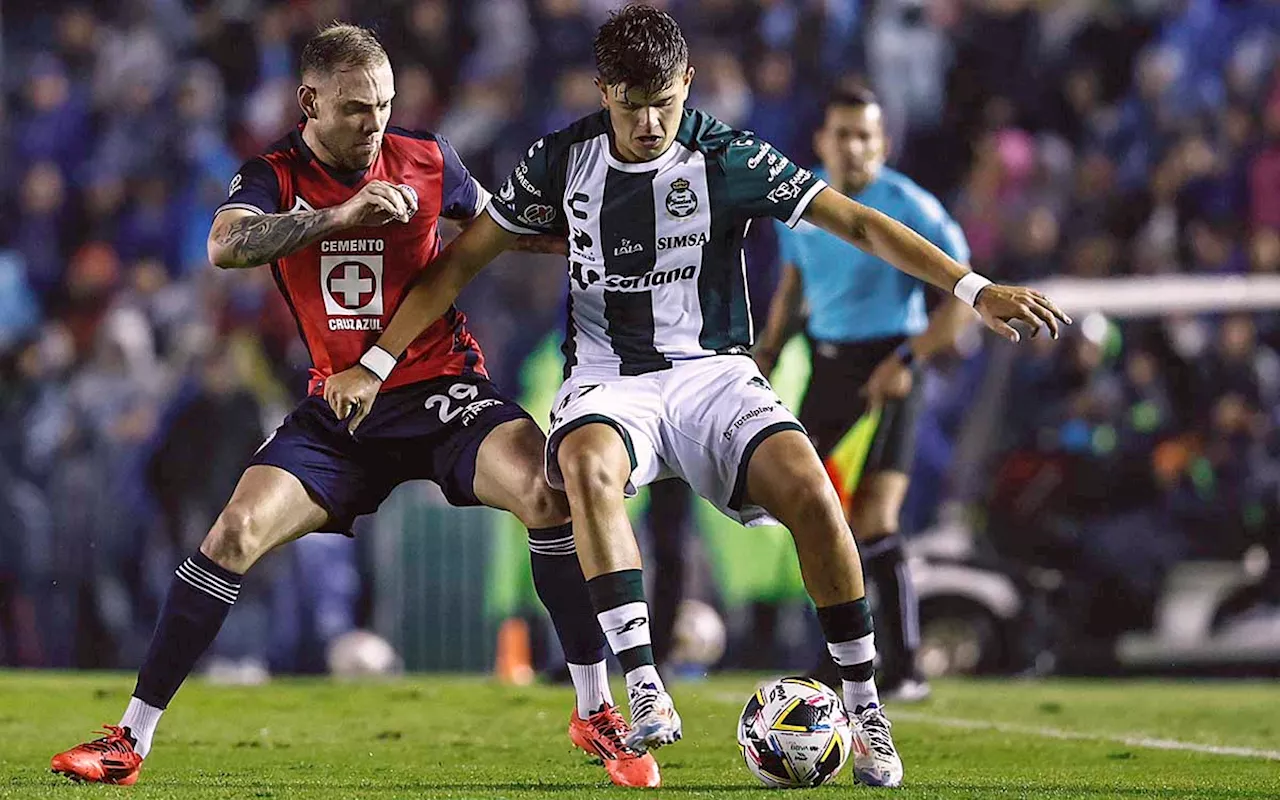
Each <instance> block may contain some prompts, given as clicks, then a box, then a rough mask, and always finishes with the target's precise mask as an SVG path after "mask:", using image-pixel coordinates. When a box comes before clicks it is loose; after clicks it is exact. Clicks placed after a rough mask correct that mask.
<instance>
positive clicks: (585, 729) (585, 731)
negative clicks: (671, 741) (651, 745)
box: [569, 705, 662, 789]
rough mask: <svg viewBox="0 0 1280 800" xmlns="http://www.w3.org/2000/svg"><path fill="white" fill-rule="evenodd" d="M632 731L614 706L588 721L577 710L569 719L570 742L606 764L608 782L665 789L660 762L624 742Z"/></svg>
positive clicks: (607, 707)
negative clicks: (659, 769) (662, 787)
mask: <svg viewBox="0 0 1280 800" xmlns="http://www.w3.org/2000/svg"><path fill="white" fill-rule="evenodd" d="M630 730H631V729H630V726H628V725H627V721H626V720H625V719H623V718H622V715H621V714H619V713H618V709H617V708H615V707H614V706H609V705H607V706H605V707H604V708H603V709H602V710H600V711H597V712H596V713H594V714H592V715H591V716H589V717H587V718H586V719H583V718H582V717H580V716H578V709H576V708H575V709H574V710H573V715H572V716H571V717H569V739H570V740H572V741H573V743H574V745H576V746H577V747H578V748H580V749H582V750H585V751H586V752H587V753H589V754H591V755H593V756H598V757H599V758H600V760H601V761H603V762H604V768H605V771H606V772H608V773H609V780H611V781H613V782H614V784H616V785H618V786H630V787H634V788H646V789H656V788H658V787H659V786H661V785H662V776H661V775H660V774H659V773H658V762H657V761H654V760H653V756H652V755H650V754H648V753H637V752H636V751H635V750H632V749H631V748H630V747H627V745H626V743H625V741H624V740H625V739H626V736H627V734H628V733H629V732H630Z"/></svg>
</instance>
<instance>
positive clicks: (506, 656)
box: [493, 617, 533, 686]
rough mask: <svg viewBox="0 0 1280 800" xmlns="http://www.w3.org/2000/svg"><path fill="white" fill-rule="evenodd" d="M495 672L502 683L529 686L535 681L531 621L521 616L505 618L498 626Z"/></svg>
mask: <svg viewBox="0 0 1280 800" xmlns="http://www.w3.org/2000/svg"><path fill="white" fill-rule="evenodd" d="M493 672H494V674H495V675H496V676H497V678H498V681H499V682H501V683H509V684H515V685H516V686H528V685H529V684H531V683H533V648H532V647H530V645H529V623H527V622H525V621H524V620H523V619H521V618H520V617H510V618H508V619H505V620H503V622H502V625H501V626H500V627H499V628H498V655H497V658H496V659H495V660H494V665H493Z"/></svg>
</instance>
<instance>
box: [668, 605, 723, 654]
mask: <svg viewBox="0 0 1280 800" xmlns="http://www.w3.org/2000/svg"><path fill="white" fill-rule="evenodd" d="M725 638H726V635H725V629H724V620H722V619H720V615H719V614H717V613H716V610H715V609H714V608H712V607H711V606H709V605H707V604H706V603H704V602H702V601H701V600H684V601H682V602H681V603H680V607H679V608H678V609H677V610H676V623H675V627H674V629H673V630H672V631H671V639H672V642H671V660H672V661H674V662H675V663H677V664H692V665H694V666H698V667H709V666H711V665H712V664H714V663H716V662H717V661H719V660H720V657H721V656H723V655H724V645H725Z"/></svg>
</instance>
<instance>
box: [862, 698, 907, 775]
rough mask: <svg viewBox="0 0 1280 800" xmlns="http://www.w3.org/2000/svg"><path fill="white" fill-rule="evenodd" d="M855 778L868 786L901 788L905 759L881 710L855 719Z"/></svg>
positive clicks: (867, 710)
mask: <svg viewBox="0 0 1280 800" xmlns="http://www.w3.org/2000/svg"><path fill="white" fill-rule="evenodd" d="M854 722H855V724H854V726H853V776H854V777H855V778H857V779H858V782H859V783H863V784H866V785H867V786H900V785H901V784H902V759H900V758H898V751H897V749H896V748H895V747H894V746H893V735H892V734H890V733H889V728H890V727H891V725H890V723H889V718H888V717H886V716H885V715H884V711H883V710H882V709H881V708H880V707H879V706H870V707H868V708H865V709H863V710H862V713H861V714H858V715H856V716H855V717H854Z"/></svg>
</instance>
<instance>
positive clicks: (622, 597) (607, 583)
mask: <svg viewBox="0 0 1280 800" xmlns="http://www.w3.org/2000/svg"><path fill="white" fill-rule="evenodd" d="M587 591H588V592H589V593H590V594H591V605H592V607H593V608H595V611H596V619H598V620H599V621H600V628H601V629H602V630H604V635H605V639H606V640H607V641H608V642H609V648H610V649H612V650H613V654H614V655H616V656H617V657H618V663H619V664H621V665H622V670H623V672H625V673H626V676H627V686H628V687H631V686H637V685H641V684H654V685H655V686H656V687H657V688H658V689H662V688H663V686H662V680H661V679H660V678H659V677H658V670H657V669H656V668H655V667H654V662H653V640H652V638H651V634H650V630H649V605H648V603H646V602H645V599H644V573H643V572H642V571H641V570H638V569H624V570H619V571H618V572H608V573H605V574H604V575H597V576H596V577H594V578H592V579H591V580H589V581H587Z"/></svg>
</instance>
